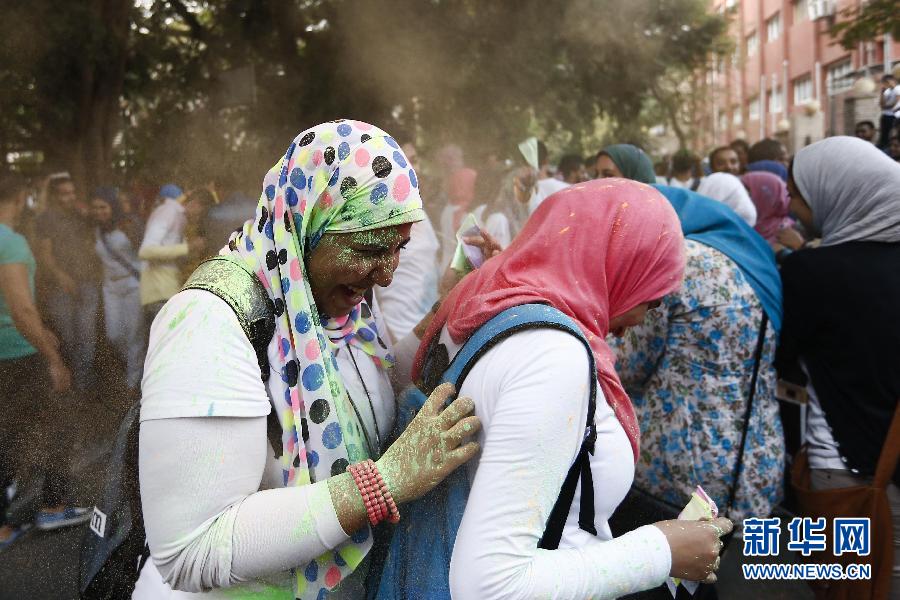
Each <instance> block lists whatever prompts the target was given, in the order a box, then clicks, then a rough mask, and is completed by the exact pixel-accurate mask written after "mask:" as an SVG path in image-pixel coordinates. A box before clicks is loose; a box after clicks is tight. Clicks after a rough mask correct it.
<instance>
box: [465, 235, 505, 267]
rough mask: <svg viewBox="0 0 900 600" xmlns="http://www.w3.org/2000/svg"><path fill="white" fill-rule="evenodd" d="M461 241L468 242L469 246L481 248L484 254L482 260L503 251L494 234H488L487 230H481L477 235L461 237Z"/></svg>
mask: <svg viewBox="0 0 900 600" xmlns="http://www.w3.org/2000/svg"><path fill="white" fill-rule="evenodd" d="M463 242H465V243H466V244H469V245H470V246H476V247H477V248H479V249H480V250H481V253H482V254H483V255H484V260H487V259H489V258H494V257H495V256H497V255H498V254H500V253H501V252H503V246H502V245H500V242H498V241H497V239H496V238H494V236H492V235H491V234H489V233H488V232H487V231H484V230H481V233H480V234H479V235H474V236H467V237H464V238H463Z"/></svg>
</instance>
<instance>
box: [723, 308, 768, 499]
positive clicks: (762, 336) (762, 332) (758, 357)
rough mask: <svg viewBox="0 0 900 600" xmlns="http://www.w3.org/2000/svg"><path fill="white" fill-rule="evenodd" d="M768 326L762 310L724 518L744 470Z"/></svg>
mask: <svg viewBox="0 0 900 600" xmlns="http://www.w3.org/2000/svg"><path fill="white" fill-rule="evenodd" d="M768 324H769V315H767V314H766V311H765V310H764V311H763V313H762V319H761V320H760V323H759V337H757V338H756V349H755V350H754V351H753V372H752V374H751V375H750V391H749V392H748V393H747V408H745V409H744V428H743V431H741V445H740V446H738V455H737V459H736V460H735V462H734V474H733V476H732V477H733V478H732V484H731V492H730V493H729V494H728V505H727V506H728V510H727V512H726V513H725V515H726V516H731V511H732V509H733V508H734V501H735V498H736V497H737V491H738V484H739V483H740V479H739V478H740V476H741V471H742V470H743V468H744V451H745V450H746V448H747V431H748V430H749V429H750V416H751V414H752V413H753V399H754V398H755V397H756V382H757V380H758V378H759V367H760V363H762V353H763V346H765V343H766V326H767V325H768Z"/></svg>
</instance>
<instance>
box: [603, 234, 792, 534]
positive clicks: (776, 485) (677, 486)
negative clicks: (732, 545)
mask: <svg viewBox="0 0 900 600" xmlns="http://www.w3.org/2000/svg"><path fill="white" fill-rule="evenodd" d="M685 249H686V253H687V266H686V268H685V274H684V275H685V276H684V284H683V286H682V288H681V289H680V290H679V291H677V292H675V293H673V294H670V295H668V296H666V297H665V299H664V300H663V304H662V306H661V307H660V308H658V309H655V310H651V311H649V312H648V313H647V318H646V320H645V322H644V323H643V324H642V325H640V326H638V327H634V328H631V329H630V330H629V331H628V332H627V333H626V335H625V336H624V337H623V338H621V339H617V340H615V342H614V343H613V344H612V346H613V349H614V351H615V353H616V355H617V357H618V362H617V365H616V368H617V371H618V373H619V376H620V377H621V379H622V383H623V384H624V386H625V388H626V390H627V391H628V394H629V396H630V397H631V400H632V402H633V403H634V407H635V410H636V411H637V415H638V422H639V423H640V426H641V453H640V458H639V460H638V464H637V467H636V468H637V471H636V473H635V486H637V487H638V488H640V489H642V490H644V491H647V492H650V493H651V494H654V495H655V496H657V497H659V498H662V499H664V500H666V501H669V502H671V503H673V504H675V505H677V506H683V505H684V504H685V503H686V502H687V500H688V498H689V497H690V494H691V492H692V491H693V489H694V488H695V487H696V486H697V485H702V486H703V489H704V490H706V492H707V493H708V494H709V495H710V496H711V497H712V498H713V499H714V500H715V501H716V504H717V505H718V506H719V508H720V510H721V511H722V512H723V513H724V512H725V510H727V506H726V505H727V503H728V498H729V492H730V490H731V484H732V481H733V477H734V467H735V462H736V461H737V455H738V447H739V445H740V443H741V432H742V430H743V419H744V414H745V409H746V399H747V395H748V392H749V388H750V379H751V377H752V373H753V354H754V350H755V348H756V342H757V339H758V336H759V326H760V320H761V316H762V307H761V305H760V303H759V300H758V299H757V296H756V294H755V293H754V291H753V288H751V287H750V285H749V283H748V282H747V279H746V278H745V277H744V275H743V273H742V271H741V270H740V269H739V268H738V266H737V265H736V264H735V263H734V262H733V261H732V260H731V259H730V258H728V257H727V256H725V255H724V254H722V253H721V252H719V251H718V250H716V249H714V248H712V247H710V246H706V245H704V244H701V243H700V242H697V241H694V240H686V241H685ZM775 343H776V334H775V332H774V330H773V329H772V327H771V326H770V327H769V328H768V329H767V331H766V341H765V345H764V348H763V355H762V365H761V367H760V371H759V378H758V383H757V388H756V396H755V399H754V402H753V412H752V414H751V416H750V424H749V431H748V435H747V448H746V450H745V454H744V466H743V469H742V471H741V479H740V485H739V486H738V492H737V497H736V499H735V506H734V510H732V511H731V514H729V515H728V516H729V517H730V518H732V519H734V520H739V519H743V518H746V517H751V516H760V517H762V516H768V515H769V513H770V512H771V510H772V508H773V507H774V506H775V504H777V503H778V502H779V501H780V500H781V498H782V483H783V482H782V479H783V472H784V436H783V434H782V429H781V419H780V417H779V412H778V405H777V403H776V401H775V381H776V375H775V370H774V369H773V368H772V366H771V365H772V359H773V356H774V352H775Z"/></svg>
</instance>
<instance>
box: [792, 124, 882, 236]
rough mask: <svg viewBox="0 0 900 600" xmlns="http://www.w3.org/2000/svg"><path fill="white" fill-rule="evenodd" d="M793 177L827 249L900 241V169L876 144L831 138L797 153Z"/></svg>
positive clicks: (845, 138) (855, 139) (848, 138)
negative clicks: (847, 243) (868, 242)
mask: <svg viewBox="0 0 900 600" xmlns="http://www.w3.org/2000/svg"><path fill="white" fill-rule="evenodd" d="M792 176H793V178H794V183H795V184H796V185H797V189H798V190H799V191H800V193H801V194H802V195H803V198H804V199H805V200H806V202H807V204H809V207H810V208H811V209H812V214H813V224H814V225H815V227H816V229H817V230H818V231H820V232H821V233H822V245H823V246H833V245H835V244H843V243H845V242H854V241H870V242H900V164H898V163H897V162H895V161H893V160H891V159H890V158H889V157H888V156H887V155H886V154H884V153H883V152H882V151H880V150H879V149H878V148H876V147H875V146H874V145H873V144H870V143H869V142H866V141H863V140H861V139H859V138H855V137H848V136H836V137H831V138H826V139H824V140H822V141H820V142H816V143H815V144H812V145H810V146H807V147H806V148H803V149H802V150H800V151H799V152H797V155H796V156H795V157H794V164H793V169H792Z"/></svg>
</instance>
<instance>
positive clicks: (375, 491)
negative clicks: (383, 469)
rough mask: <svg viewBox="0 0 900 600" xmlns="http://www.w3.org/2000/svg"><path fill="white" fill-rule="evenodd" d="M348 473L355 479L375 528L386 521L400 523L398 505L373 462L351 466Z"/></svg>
mask: <svg viewBox="0 0 900 600" xmlns="http://www.w3.org/2000/svg"><path fill="white" fill-rule="evenodd" d="M347 471H348V472H349V473H350V475H351V476H352V477H353V482H354V483H355V484H356V487H357V488H358V489H359V493H360V495H361V496H362V500H363V504H364V505H365V507H366V515H367V516H368V518H369V523H371V524H372V525H373V526H374V525H377V524H378V523H380V522H381V521H384V520H385V519H387V520H388V521H390V522H391V523H399V522H400V511H399V510H398V509H397V504H396V503H395V502H394V498H393V497H392V496H391V492H390V490H388V487H387V485H386V484H385V483H384V479H383V478H382V477H381V473H379V472H378V467H377V466H375V463H374V462H373V461H372V460H365V461H363V462H361V463H357V464H355V465H349V466H348V467H347Z"/></svg>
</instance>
